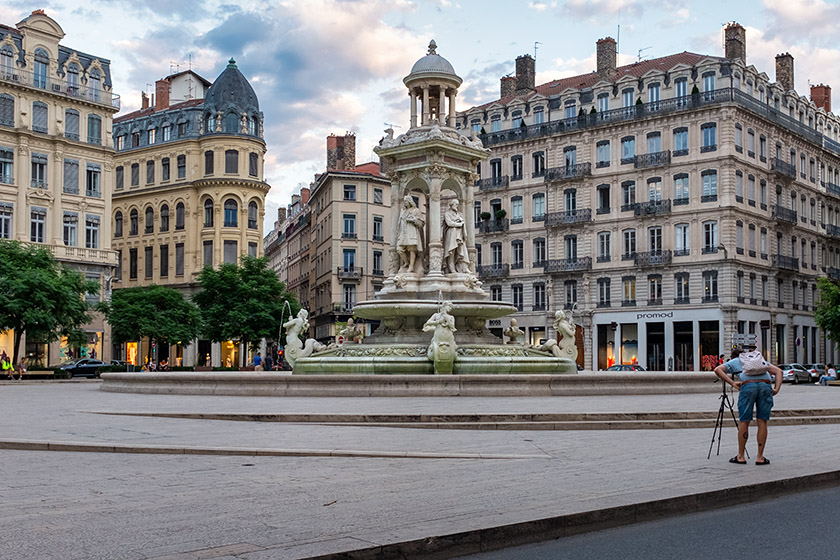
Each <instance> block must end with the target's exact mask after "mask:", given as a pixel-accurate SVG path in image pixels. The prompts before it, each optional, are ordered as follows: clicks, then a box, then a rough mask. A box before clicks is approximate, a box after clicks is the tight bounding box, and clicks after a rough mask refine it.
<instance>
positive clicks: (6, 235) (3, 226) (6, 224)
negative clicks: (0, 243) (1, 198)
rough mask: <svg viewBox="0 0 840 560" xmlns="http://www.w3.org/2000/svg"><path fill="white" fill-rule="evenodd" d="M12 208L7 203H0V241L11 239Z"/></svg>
mask: <svg viewBox="0 0 840 560" xmlns="http://www.w3.org/2000/svg"><path fill="white" fill-rule="evenodd" d="M13 217H14V206H12V204H11V203H9V202H0V239H11V238H12V218H13Z"/></svg>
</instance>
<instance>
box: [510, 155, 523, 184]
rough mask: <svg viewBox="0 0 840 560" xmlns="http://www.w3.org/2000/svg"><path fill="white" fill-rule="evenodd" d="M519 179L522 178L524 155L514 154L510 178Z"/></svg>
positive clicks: (512, 179)
mask: <svg viewBox="0 0 840 560" xmlns="http://www.w3.org/2000/svg"><path fill="white" fill-rule="evenodd" d="M519 179H522V156H513V157H512V158H510V180H511V181H518V180H519Z"/></svg>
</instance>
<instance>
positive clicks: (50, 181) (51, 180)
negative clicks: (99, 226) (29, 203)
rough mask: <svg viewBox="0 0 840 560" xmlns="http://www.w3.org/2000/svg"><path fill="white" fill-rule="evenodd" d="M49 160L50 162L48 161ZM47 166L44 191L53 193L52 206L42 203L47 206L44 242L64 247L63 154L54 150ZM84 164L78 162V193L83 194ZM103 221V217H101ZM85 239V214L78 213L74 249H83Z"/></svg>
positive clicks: (80, 161)
mask: <svg viewBox="0 0 840 560" xmlns="http://www.w3.org/2000/svg"><path fill="white" fill-rule="evenodd" d="M50 160H51V161H50ZM47 161H48V162H49V163H48V164H47V176H46V179H47V186H46V188H45V189H44V190H46V191H47V192H52V193H54V198H53V201H52V205H50V204H48V203H46V202H45V203H44V206H47V207H48V208H47V220H46V223H45V224H44V226H45V228H46V229H47V231H46V232H44V241H45V242H46V243H51V244H52V245H57V246H62V247H63V246H64V211H63V208H62V206H63V204H62V201H61V198H62V193H63V192H64V152H63V151H61V150H56V151H55V153H54V154H53V157H52V158H48V160H47ZM50 165H52V173H50V169H49V166H50ZM82 165H84V162H83V161H82V160H79V192H80V193H84V192H85V191H84V189H85V184H84V181H85V171H84V169H83V168H82ZM103 219H104V216H103ZM84 239H85V214H84V212H83V211H82V212H79V219H78V222H77V223H76V247H84V246H85V244H84Z"/></svg>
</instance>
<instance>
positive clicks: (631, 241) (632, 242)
mask: <svg viewBox="0 0 840 560" xmlns="http://www.w3.org/2000/svg"><path fill="white" fill-rule="evenodd" d="M621 235H622V239H623V242H624V244H623V246H622V257H621V258H622V259H632V258H634V257H635V255H636V230H635V229H625V230H624V231H622V232H621Z"/></svg>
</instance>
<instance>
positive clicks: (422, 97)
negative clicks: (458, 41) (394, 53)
mask: <svg viewBox="0 0 840 560" xmlns="http://www.w3.org/2000/svg"><path fill="white" fill-rule="evenodd" d="M461 82H463V80H462V79H461V78H460V77H459V76H458V75H457V74H456V73H455V69H454V68H452V64H450V63H449V61H448V60H446V59H445V58H443V57H442V56H440V55H439V54H438V53H437V44H436V43H435V42H434V40H432V41H431V42H430V43H429V51H428V53H427V54H426V56H424V57H423V58H421V59H420V60H418V61H417V62H415V63H414V66H412V67H411V73H410V74H409V75H408V76H406V77H405V78H403V83H404V84H405V86H406V87H407V88H408V94H409V96H410V97H411V128H415V127H417V126H431V125H432V124H435V123H436V124H438V125H439V126H448V127H450V128H455V111H456V109H455V96H457V95H458V87H459V86H460V85H461ZM447 100H448V101H449V104H448V105H449V107H448V109H449V111H448V113H447V103H446V102H447ZM418 101H419V104H420V110H419V114H420V122H419V123H418V122H417V115H418V108H417V105H418Z"/></svg>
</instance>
